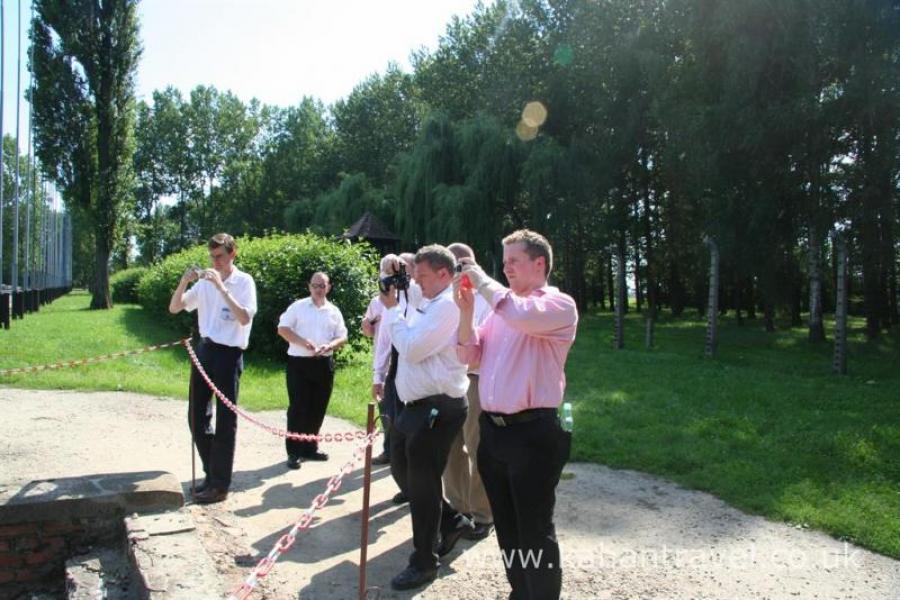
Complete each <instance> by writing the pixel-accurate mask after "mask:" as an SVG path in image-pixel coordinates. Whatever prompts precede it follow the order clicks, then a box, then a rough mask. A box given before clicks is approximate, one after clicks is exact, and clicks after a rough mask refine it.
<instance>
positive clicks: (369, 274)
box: [138, 234, 378, 357]
mask: <svg viewBox="0 0 900 600" xmlns="http://www.w3.org/2000/svg"><path fill="white" fill-rule="evenodd" d="M237 243H238V256H237V259H235V265H237V266H238V268H240V269H241V270H242V271H246V272H247V273H249V274H250V275H252V276H253V278H254V280H256V294H257V306H258V311H257V313H256V317H255V318H254V320H253V330H252V332H251V335H250V348H249V350H250V351H251V352H253V353H259V354H264V355H268V356H273V357H282V356H284V353H285V350H286V349H287V344H286V342H284V341H283V340H282V339H281V338H280V337H278V334H277V332H276V328H277V326H278V317H279V316H280V315H281V313H282V312H284V310H285V309H286V308H287V307H288V305H290V303H291V302H293V301H294V300H296V299H298V298H302V297H305V296H308V295H309V290H308V288H307V283H308V282H309V278H310V277H311V276H312V274H313V273H314V272H316V271H325V272H326V273H328V274H329V276H330V277H331V283H332V290H331V293H330V294H329V299H330V300H331V301H332V302H333V303H334V304H335V305H336V306H337V307H338V308H340V309H341V313H343V315H344V321H345V322H346V323H347V329H348V330H349V332H350V341H351V344H353V345H354V346H357V347H359V346H362V345H364V344H365V343H366V342H365V341H364V340H365V338H363V337H362V335H361V333H360V327H359V325H360V318H361V316H362V314H363V313H364V312H365V310H366V306H367V305H368V303H369V300H370V299H371V297H372V296H373V295H374V294H375V293H376V291H377V272H378V269H377V266H378V257H377V255H376V253H375V251H374V250H373V248H372V247H371V246H369V245H367V244H353V245H350V244H347V243H343V242H334V241H331V240H328V239H326V238H323V237H319V236H316V235H312V234H303V235H282V234H275V235H270V236H268V237H264V238H243V239H238V240H237ZM192 264H198V265H201V266H208V265H209V256H208V251H207V249H206V245H205V244H204V245H202V246H197V247H195V248H190V249H187V250H184V251H182V252H179V253H177V254H173V255H171V256H169V257H167V258H166V259H165V260H163V261H162V262H160V263H159V264H157V265H155V266H154V267H152V268H150V269H149V270H148V271H147V273H146V274H145V275H144V276H143V277H142V278H141V281H140V283H139V284H138V298H139V299H140V302H141V304H142V305H143V306H144V308H146V309H147V310H150V311H152V312H155V313H158V314H159V315H165V318H167V319H173V320H175V321H176V322H177V323H178V324H179V326H180V327H182V328H183V329H184V331H185V333H187V332H188V331H190V330H191V328H194V327H196V313H186V312H181V313H179V314H178V315H170V314H169V311H168V308H169V299H170V298H171V296H172V292H173V291H174V290H175V287H176V286H177V285H178V279H179V278H180V277H181V275H182V273H184V271H185V269H187V268H188V266H190V265H192Z"/></svg>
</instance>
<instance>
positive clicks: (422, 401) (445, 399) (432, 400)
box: [403, 394, 466, 408]
mask: <svg viewBox="0 0 900 600" xmlns="http://www.w3.org/2000/svg"><path fill="white" fill-rule="evenodd" d="M454 401H455V402H458V403H460V404H462V405H464V406H465V405H466V398H465V396H461V397H459V398H453V397H451V396H448V395H447V394H438V395H436V396H425V397H424V398H419V399H418V400H413V401H412V402H404V403H403V406H404V407H406V408H409V407H412V406H425V405H434V404H444V405H447V404H452V403H454Z"/></svg>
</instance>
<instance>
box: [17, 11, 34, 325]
mask: <svg viewBox="0 0 900 600" xmlns="http://www.w3.org/2000/svg"><path fill="white" fill-rule="evenodd" d="M31 20H32V21H34V3H33V2H32V4H31ZM20 33H21V32H20ZM29 55H30V57H31V60H30V63H31V64H34V44H31V46H30V51H29ZM30 83H31V85H30V86H29V90H28V157H27V159H28V162H29V167H28V174H29V179H31V190H29V191H28V192H26V198H28V204H26V205H25V290H26V293H28V294H30V293H31V287H32V283H31V271H32V269H31V205H32V204H33V203H34V156H33V154H32V150H31V148H32V146H31V136H32V133H33V126H34V122H33V121H32V116H33V115H34V76H33V75H32V76H31V82H30ZM29 301H30V298H29ZM32 310H33V308H32Z"/></svg>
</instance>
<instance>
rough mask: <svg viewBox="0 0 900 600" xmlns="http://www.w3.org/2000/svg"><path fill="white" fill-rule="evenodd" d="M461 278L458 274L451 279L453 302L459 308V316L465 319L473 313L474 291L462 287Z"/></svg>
mask: <svg viewBox="0 0 900 600" xmlns="http://www.w3.org/2000/svg"><path fill="white" fill-rule="evenodd" d="M463 277H464V274H462V273H460V274H458V275H457V276H456V277H454V279H453V301H454V302H456V306H458V307H459V312H460V315H461V316H462V317H463V318H465V317H467V316H469V315H472V314H473V313H474V311H475V290H473V289H472V288H471V287H467V286H465V285H463V283H462V278H463Z"/></svg>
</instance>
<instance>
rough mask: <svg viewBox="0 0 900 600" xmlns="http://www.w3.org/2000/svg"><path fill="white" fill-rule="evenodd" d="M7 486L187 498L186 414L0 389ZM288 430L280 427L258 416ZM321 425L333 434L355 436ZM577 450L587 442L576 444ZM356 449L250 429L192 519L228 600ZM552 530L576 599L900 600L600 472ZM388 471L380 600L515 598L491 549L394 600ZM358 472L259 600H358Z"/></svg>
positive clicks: (126, 398) (466, 545)
mask: <svg viewBox="0 0 900 600" xmlns="http://www.w3.org/2000/svg"><path fill="white" fill-rule="evenodd" d="M0 414H2V415H3V417H2V418H0V486H5V485H13V484H14V482H23V481H28V480H32V479H46V478H52V477H57V476H59V477H62V476H67V477H71V476H75V475H81V474H91V473H109V472H125V471H142V470H166V471H171V472H172V473H174V474H175V475H177V476H178V477H179V478H181V480H182V481H183V482H184V483H185V487H186V489H187V488H188V487H189V485H190V476H191V462H190V438H189V435H188V430H187V424H186V406H185V404H184V403H183V402H177V401H173V400H170V399H160V398H153V397H149V396H141V395H137V394H126V393H81V392H68V391H25V390H16V389H9V388H0ZM260 417H261V418H262V419H263V420H264V421H266V422H267V423H270V424H272V425H278V426H283V422H284V416H283V413H281V412H268V413H262V414H261V415H260ZM348 429H350V425H349V424H347V423H346V422H343V421H340V420H337V419H331V418H329V419H328V420H326V424H325V431H346V430H348ZM576 435H577V432H576ZM354 446H355V443H352V444H347V443H343V444H331V445H330V446H328V447H325V448H323V449H324V450H325V451H327V452H329V453H330V455H331V459H330V460H329V461H328V462H324V463H304V464H303V467H302V468H301V469H300V470H299V471H289V470H287V469H286V468H285V466H284V445H283V441H282V440H280V439H278V438H276V437H274V436H272V435H270V434H268V433H266V432H264V431H262V430H260V429H257V428H255V427H254V426H252V425H250V424H249V423H246V422H242V423H241V425H240V427H239V432H238V450H237V457H236V461H235V476H234V484H233V488H232V492H233V493H232V494H231V495H230V496H229V498H228V500H226V501H225V502H224V503H222V504H220V505H215V506H213V507H201V506H193V507H191V511H192V513H193V515H194V517H195V519H196V520H197V522H198V527H199V531H200V534H201V536H202V539H203V542H204V544H205V547H206V549H207V550H208V551H209V553H210V554H211V555H212V557H213V558H214V560H215V562H216V564H217V566H218V568H219V570H220V572H221V574H222V581H223V584H222V591H223V592H226V591H228V590H229V589H231V588H232V587H233V586H235V585H236V584H237V583H238V582H240V581H242V580H243V578H244V577H246V575H247V574H248V572H249V565H252V564H254V563H255V561H256V560H258V555H260V554H265V553H267V552H268V551H269V550H270V549H271V547H272V545H273V544H274V542H275V541H276V540H277V539H278V538H279V537H280V536H281V535H282V534H283V533H284V532H286V531H287V529H288V528H289V527H290V525H291V524H292V523H293V522H294V521H295V520H296V519H297V518H298V517H299V516H300V514H301V512H302V511H303V509H305V508H306V507H307V506H309V504H310V502H311V501H312V500H313V498H314V497H315V496H316V495H317V494H319V493H320V492H321V491H322V490H323V489H324V487H325V483H326V482H327V481H328V479H329V478H330V477H331V476H332V475H333V474H334V473H336V472H337V471H338V470H339V469H340V467H341V465H343V464H344V463H345V462H346V461H347V460H348V459H349V458H350V456H351V454H352V450H353V448H354ZM566 472H567V473H569V474H571V477H569V478H567V479H565V480H564V481H562V482H560V486H559V489H558V501H557V509H556V523H557V527H558V532H559V538H560V544H561V547H562V552H563V561H564V565H563V577H564V584H563V596H564V597H566V598H728V599H734V598H798V597H799V598H897V597H900V561H895V560H892V559H889V558H886V557H883V556H880V555H877V554H873V553H871V552H868V551H866V550H863V549H861V548H858V547H856V546H853V545H849V544H846V543H844V542H840V541H837V540H835V539H832V538H830V537H828V536H827V535H824V534H821V533H818V532H814V531H808V530H803V529H797V528H794V527H791V526H789V525H784V524H780V523H772V522H769V521H767V520H765V519H762V518H760V517H754V516H748V515H745V514H743V513H741V512H739V511H737V510H735V509H733V508H730V507H729V506H727V505H725V504H724V503H723V502H721V501H720V500H718V499H716V498H714V497H713V496H710V495H709V494H704V493H699V492H694V491H690V490H685V489H683V488H681V487H679V486H677V485H674V484H672V483H669V482H667V481H665V480H662V479H658V478H655V477H651V476H648V475H644V474H641V473H635V472H631V471H616V470H612V469H608V468H605V467H602V466H597V465H588V464H570V465H568V466H567V467H566ZM395 492H396V488H395V486H394V483H393V481H392V480H391V478H390V474H389V473H388V469H387V468H386V467H379V468H377V469H376V470H375V471H374V472H373V485H372V499H371V505H372V515H371V529H370V546H369V551H368V553H369V567H368V585H369V587H371V588H372V590H371V592H370V597H377V596H378V595H379V594H380V597H382V598H410V597H416V598H443V599H447V598H464V599H473V600H475V599H477V600H482V599H485V598H506V597H507V596H508V594H509V588H508V585H507V583H506V580H505V577H504V575H503V569H502V564H501V560H500V556H499V553H498V550H497V541H496V538H495V537H494V535H491V537H489V538H487V539H485V540H483V541H481V542H478V543H473V542H467V541H465V540H464V541H462V542H460V544H459V546H458V547H457V549H456V550H454V552H453V553H451V555H450V556H449V557H448V558H449V560H446V561H444V565H443V566H442V568H441V571H440V576H439V578H438V580H437V581H435V582H434V583H433V584H432V585H430V586H429V587H427V588H425V589H424V590H421V591H419V592H417V593H415V594H408V593H406V594H397V593H394V592H392V591H391V590H390V579H391V577H392V576H393V575H394V574H396V573H397V572H399V571H400V570H401V569H402V568H403V567H404V566H405V563H406V559H407V556H408V555H409V552H410V551H411V548H412V546H411V540H410V536H411V524H410V520H409V511H408V509H407V508H406V507H396V506H394V505H393V504H392V503H391V501H390V499H391V496H393V494H394V493H395ZM361 506H362V470H361V469H357V470H355V471H354V472H353V473H351V475H349V476H348V477H347V478H346V479H345V482H344V485H343V487H342V488H341V489H340V490H339V491H338V493H337V494H336V497H335V498H334V499H333V500H331V501H330V502H329V503H328V504H327V505H326V506H325V508H323V509H322V510H321V511H319V512H318V513H317V518H316V520H315V521H314V525H313V527H312V528H311V529H310V530H309V531H308V532H305V533H303V534H302V535H301V536H300V537H299V538H298V541H297V544H296V545H295V546H294V547H293V548H292V549H291V550H290V551H289V552H288V553H286V554H285V555H284V556H282V558H281V559H280V560H279V561H278V563H277V564H276V566H275V568H274V569H273V571H272V572H271V573H270V574H269V576H268V577H267V578H266V579H265V580H264V582H263V584H262V586H261V589H260V591H258V592H257V593H255V594H254V596H253V597H255V598H270V599H287V598H292V599H293V598H303V599H307V598H315V599H320V598H329V599H351V598H355V597H356V594H357V582H358V564H359V548H360V508H361Z"/></svg>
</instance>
